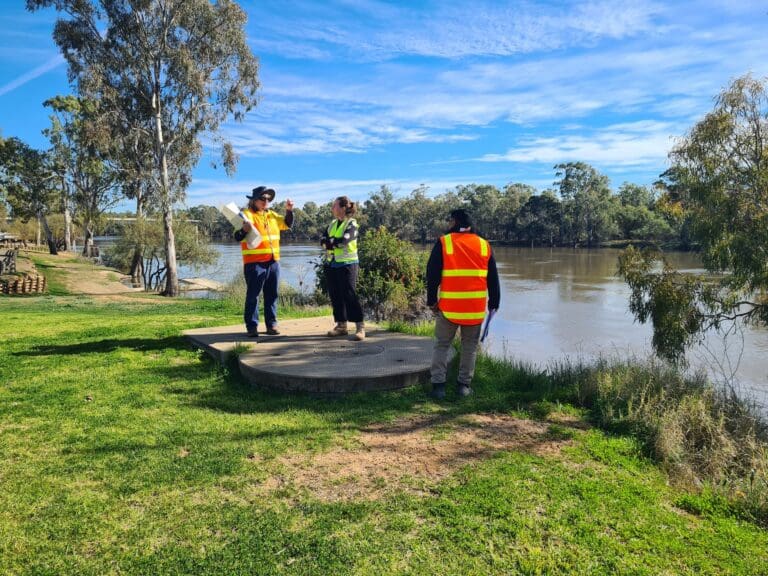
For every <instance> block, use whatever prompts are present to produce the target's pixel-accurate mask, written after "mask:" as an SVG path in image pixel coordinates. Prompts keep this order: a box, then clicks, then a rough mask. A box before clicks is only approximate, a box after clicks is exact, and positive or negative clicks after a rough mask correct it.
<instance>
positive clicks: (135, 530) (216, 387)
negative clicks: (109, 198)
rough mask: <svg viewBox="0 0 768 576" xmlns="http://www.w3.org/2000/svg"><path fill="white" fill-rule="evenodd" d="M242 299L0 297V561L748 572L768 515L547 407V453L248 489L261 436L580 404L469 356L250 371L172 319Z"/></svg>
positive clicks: (207, 317)
mask: <svg viewBox="0 0 768 576" xmlns="http://www.w3.org/2000/svg"><path fill="white" fill-rule="evenodd" d="M240 314H241V311H240V308H239V307H238V306H234V305H232V304H228V303H227V302H221V301H193V300H179V301H176V302H174V303H170V304H169V303H165V301H163V303H153V302H146V301H138V300H137V301H136V302H135V303H130V302H129V303H101V302H97V301H95V300H92V299H89V298H82V297H79V298H78V297H42V298H36V299H23V300H20V299H3V300H0V323H1V324H2V327H3V329H2V332H1V333H0V375H1V376H0V462H1V463H2V466H0V573H2V574H94V575H95V574H99V575H100V574H334V575H335V574H377V575H378V574H419V575H421V574H462V575H463V574H572V573H579V574H765V567H766V566H768V532H766V531H765V530H762V529H760V528H759V527H757V526H756V525H754V524H751V523H749V522H745V521H743V520H739V518H738V517H735V516H734V515H733V514H732V513H731V511H730V509H729V508H728V507H727V506H717V505H707V502H708V501H707V500H706V499H705V498H706V495H693V494H691V493H688V492H684V491H681V490H679V489H676V488H673V487H670V484H669V481H668V480H669V479H668V477H667V476H666V475H665V473H664V472H663V471H662V470H661V469H660V468H658V467H657V466H656V465H655V464H654V463H653V462H652V461H651V460H649V459H648V458H647V457H646V456H645V454H646V452H645V451H644V449H643V446H642V443H641V442H640V441H639V440H637V439H635V438H633V437H630V436H625V435H611V434H607V433H605V432H601V431H599V430H595V429H587V430H579V429H577V428H573V427H570V426H566V425H563V424H560V423H557V422H554V421H553V422H552V423H551V424H549V428H548V432H547V436H548V437H549V438H551V439H552V440H553V441H554V440H557V441H563V440H567V441H569V445H568V447H566V448H565V449H564V450H563V451H561V452H559V453H553V454H552V455H535V454H532V453H527V452H516V451H512V452H507V453H501V454H498V455H497V456H495V457H492V458H490V459H488V460H485V461H482V462H481V463H479V464H476V465H472V466H467V467H464V468H461V469H458V470H457V471H456V472H455V473H454V474H453V475H452V476H450V477H448V478H447V479H445V480H442V481H440V482H435V483H434V484H432V485H430V486H429V487H428V490H426V491H425V492H424V493H422V494H417V493H414V492H413V491H408V490H399V489H398V487H397V486H392V487H390V488H392V490H390V491H389V492H387V495H386V496H384V497H383V498H381V499H378V500H352V501H339V502H333V501H324V500H320V499H318V498H316V497H313V496H312V495H311V494H309V493H307V492H306V491H301V490H296V489H293V488H292V487H291V486H290V484H288V485H287V486H285V487H283V488H281V489H277V490H274V491H272V492H266V496H265V492H263V491H260V490H259V489H258V488H259V487H260V486H261V485H262V484H263V483H264V482H265V481H268V480H269V477H270V476H271V475H272V474H274V473H275V470H276V469H277V467H276V465H275V463H276V462H277V460H278V459H279V457H280V456H281V455H286V454H316V453H322V452H324V451H327V450H329V449H331V448H332V447H335V446H344V445H347V444H349V442H350V439H354V436H355V435H356V433H357V430H358V429H359V428H360V427H361V426H364V425H366V424H368V423H370V422H382V421H391V420H394V419H397V418H398V417H404V416H412V415H414V414H435V413H439V414H441V415H442V416H444V417H445V418H447V419H450V418H456V419H460V418H461V417H462V415H465V414H470V413H475V412H497V413H498V412H502V413H512V412H514V413H517V414H520V415H530V416H532V417H535V418H550V417H552V416H553V415H563V414H566V415H570V416H571V417H579V416H580V415H581V414H583V412H582V411H581V410H580V409H575V408H572V407H570V406H568V405H566V404H561V403H560V402H559V400H558V399H557V398H555V397H551V398H549V397H548V398H544V397H543V396H542V394H541V393H537V390H540V389H541V388H542V387H543V388H547V386H548V380H547V378H548V377H547V376H546V375H545V374H542V373H537V372H534V371H531V370H529V369H527V368H525V367H523V366H518V367H514V366H510V365H509V364H508V363H507V364H504V363H501V362H498V361H491V360H489V359H481V360H480V362H479V364H478V370H477V375H476V379H475V384H474V387H475V389H476V392H477V394H476V395H475V396H474V397H473V398H471V399H469V400H468V401H465V402H459V401H456V398H455V396H454V394H455V393H454V391H452V390H451V391H450V395H449V402H447V403H445V404H441V405H440V406H438V405H436V404H434V403H432V402H430V401H429V400H428V398H427V397H426V394H425V392H424V390H422V389H421V388H413V389H408V390H405V391H401V392H395V393H380V394H369V395H355V396H351V397H347V398H342V399H322V398H321V399H318V398H311V397H308V396H301V395H297V396H293V395H283V394H276V393H272V392H265V391H261V390H257V389H254V388H251V387H249V386H247V385H246V384H245V383H244V382H243V381H242V380H241V379H240V377H239V375H238V374H237V373H236V372H235V371H232V370H231V369H226V368H221V367H220V366H218V365H217V364H216V363H214V362H213V361H212V360H210V359H209V358H208V357H207V356H204V355H202V354H201V353H200V352H198V351H196V350H194V349H192V348H191V347H190V346H189V344H188V343H187V341H186V340H185V339H184V338H183V337H182V336H181V335H180V332H181V330H183V329H186V328H193V327H202V326H213V325H220V324H233V323H237V322H238V321H239V319H240ZM298 315H299V312H297V311H293V312H288V313H284V314H282V315H281V317H288V316H298ZM437 436H441V434H438V435H437ZM427 448H428V447H427V446H425V449H427ZM256 457H257V458H256ZM696 498H698V500H697V499H696Z"/></svg>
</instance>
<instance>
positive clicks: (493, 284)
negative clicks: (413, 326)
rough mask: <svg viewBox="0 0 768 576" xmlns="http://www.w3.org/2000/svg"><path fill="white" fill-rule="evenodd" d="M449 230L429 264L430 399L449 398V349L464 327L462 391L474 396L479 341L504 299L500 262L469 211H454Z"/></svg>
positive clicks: (433, 251) (461, 364) (461, 392)
mask: <svg viewBox="0 0 768 576" xmlns="http://www.w3.org/2000/svg"><path fill="white" fill-rule="evenodd" d="M448 222H449V226H450V227H449V229H448V231H447V233H446V234H445V235H444V236H442V237H441V238H440V240H438V241H437V242H436V243H435V246H434V247H433V248H432V252H431V254H430V256H429V261H428V262H427V306H429V307H431V308H432V311H433V312H434V314H435V339H436V342H435V347H434V351H433V353H432V366H431V369H430V376H431V380H432V397H433V398H435V399H437V400H442V399H443V398H445V380H446V373H447V369H448V350H449V348H450V346H451V342H452V341H453V338H454V336H455V335H456V331H457V330H460V331H461V359H460V362H459V375H458V378H457V385H458V394H459V396H461V397H465V396H469V395H470V394H472V388H471V387H470V384H471V383H472V376H473V375H474V373H475V360H476V359H477V345H478V341H479V339H480V331H481V327H482V324H483V319H484V318H485V312H486V304H487V307H488V309H489V310H498V308H499V302H500V299H501V287H500V284H499V274H498V271H497V270H496V260H495V259H494V257H493V252H492V251H491V246H490V244H489V243H488V241H487V240H485V239H484V238H481V237H480V236H478V235H477V234H475V233H474V232H473V231H472V222H471V220H470V217H469V214H467V212H466V211H465V210H461V209H459V210H453V211H452V212H451V213H450V215H449V217H448Z"/></svg>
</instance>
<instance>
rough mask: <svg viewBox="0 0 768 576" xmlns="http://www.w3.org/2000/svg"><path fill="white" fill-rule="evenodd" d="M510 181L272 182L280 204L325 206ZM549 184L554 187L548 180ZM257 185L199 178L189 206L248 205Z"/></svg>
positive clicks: (501, 178) (488, 178) (487, 178)
mask: <svg viewBox="0 0 768 576" xmlns="http://www.w3.org/2000/svg"><path fill="white" fill-rule="evenodd" d="M508 181H510V178H509V177H508V176H506V175H502V174H485V175H479V176H477V175H476V176H458V177H456V178H450V179H441V178H421V179H412V178H378V179H357V180H356V179H344V178H326V179H319V180H309V181H300V182H289V181H285V182H270V183H269V186H271V187H273V188H274V189H275V190H276V191H277V197H276V201H281V200H284V199H286V198H291V199H292V200H293V201H294V202H296V203H297V204H298V205H299V206H303V205H304V204H305V203H306V202H310V201H311V202H315V203H316V204H325V203H326V202H329V201H330V200H333V198H335V197H336V196H340V195H346V196H349V197H350V198H352V199H353V200H359V201H364V200H365V199H366V198H368V197H369V196H370V194H371V193H372V192H375V191H377V190H379V188H380V187H381V186H384V185H386V186H388V187H389V188H390V190H392V191H393V193H394V195H395V196H396V197H402V196H407V195H408V194H410V193H411V191H412V190H415V189H416V188H418V187H419V186H422V185H424V186H427V187H428V188H429V195H437V194H442V193H443V192H445V191H446V190H448V189H451V188H454V187H455V186H456V185H458V184H468V183H473V182H474V183H489V182H508ZM545 182H546V185H549V184H551V182H550V181H549V180H545ZM254 185H255V184H254V183H253V182H250V181H249V182H245V181H242V180H216V179H196V180H194V181H193V182H192V185H191V186H190V189H189V191H188V192H187V205H188V206H195V205H198V204H207V205H215V206H220V205H222V204H226V203H228V202H235V203H236V204H238V205H239V204H245V196H246V194H247V193H248V192H250V190H251V188H253V186H254Z"/></svg>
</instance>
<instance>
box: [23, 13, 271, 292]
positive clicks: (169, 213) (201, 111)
mask: <svg viewBox="0 0 768 576" xmlns="http://www.w3.org/2000/svg"><path fill="white" fill-rule="evenodd" d="M51 6H52V7H55V8H56V9H57V10H59V11H60V12H62V13H64V14H65V15H66V17H64V18H61V19H59V20H58V21H57V23H56V27H55V30H54V39H55V41H56V43H57V44H58V46H59V47H60V48H61V50H62V52H63V54H64V57H65V58H66V60H67V62H68V64H69V74H70V78H71V80H73V81H74V82H76V83H77V86H78V89H79V90H80V92H81V93H82V94H84V95H88V96H94V97H97V98H98V99H99V100H101V101H102V102H103V106H104V107H105V108H106V109H113V110H120V109H121V107H124V106H126V103H127V102H132V106H135V107H136V108H135V109H136V111H138V113H139V114H140V115H141V116H140V118H141V120H142V122H140V124H139V127H140V128H139V130H140V131H141V132H143V133H144V134H145V137H146V138H148V139H149V141H151V142H152V145H153V152H154V158H153V160H154V165H153V170H152V171H151V173H150V174H149V176H150V177H151V179H152V183H153V186H154V188H155V189H156V190H157V201H158V203H159V210H160V212H161V214H162V220H163V231H164V242H165V254H164V258H165V268H166V275H165V277H166V284H165V290H164V293H165V294H166V295H169V296H175V295H177V294H178V290H179V287H178V273H177V263H176V246H175V242H174V231H173V207H174V204H175V202H177V201H178V200H180V199H181V198H183V196H184V192H185V190H186V187H187V186H188V184H189V182H190V178H191V170H192V168H193V167H194V166H195V165H196V163H197V162H198V161H199V159H200V156H201V154H202V144H201V138H202V137H203V136H207V137H208V138H209V139H210V141H211V142H212V143H213V145H214V146H217V147H218V148H219V150H220V152H221V161H222V164H223V165H224V167H225V169H226V171H227V173H228V174H230V173H231V172H232V171H233V170H234V168H235V165H236V163H237V157H236V155H235V153H234V151H233V149H232V146H231V145H230V144H229V143H228V142H226V141H225V139H224V138H223V136H222V134H221V125H222V123H223V122H225V121H226V120H227V119H228V118H230V117H233V118H234V119H235V120H242V119H243V117H244V114H245V113H246V112H247V111H248V110H250V109H251V108H252V107H253V106H254V105H255V104H256V101H257V100H256V93H257V90H258V87H259V82H258V62H257V60H256V58H255V57H254V56H253V54H252V53H251V51H250V48H249V47H248V44H247V42H246V37H245V31H244V26H245V22H246V15H245V12H244V11H243V10H242V9H241V8H240V7H239V6H238V5H237V4H236V3H235V2H233V1H232V0H219V1H217V2H215V3H211V2H210V1H209V0H134V1H129V2H126V1H125V0H90V1H89V0H27V7H28V8H29V9H31V10H35V9H39V8H44V7H51ZM115 122H116V123H117V121H115Z"/></svg>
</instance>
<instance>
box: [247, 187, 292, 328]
mask: <svg viewBox="0 0 768 576" xmlns="http://www.w3.org/2000/svg"><path fill="white" fill-rule="evenodd" d="M246 198H248V208H246V209H245V210H243V215H244V216H245V220H244V222H243V227H242V229H241V230H238V231H236V232H235V240H238V241H240V247H241V250H242V254H243V273H244V274H245V285H246V293H245V310H244V312H243V319H244V320H245V329H246V331H247V332H248V336H250V337H252V338H257V337H258V336H259V329H258V327H259V294H261V292H262V290H263V291H264V323H265V324H266V326H267V330H266V333H267V334H270V335H276V334H280V332H279V330H278V328H277V289H278V286H279V283H280V231H281V230H289V229H290V228H291V226H292V225H293V202H292V201H291V199H290V198H288V199H287V200H286V201H285V216H280V215H279V214H278V213H276V212H274V211H272V210H270V209H269V203H270V202H271V201H272V200H274V199H275V191H274V190H273V189H272V188H267V187H266V186H258V187H256V188H254V189H253V190H252V191H251V195H250V196H246ZM252 230H255V231H256V232H258V235H259V237H260V239H261V242H260V243H259V244H257V245H255V246H253V245H249V243H248V241H247V238H246V237H247V236H248V233H249V232H251V231H252Z"/></svg>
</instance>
